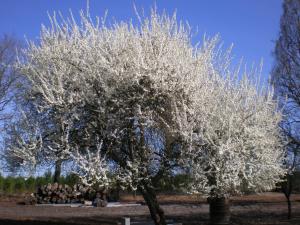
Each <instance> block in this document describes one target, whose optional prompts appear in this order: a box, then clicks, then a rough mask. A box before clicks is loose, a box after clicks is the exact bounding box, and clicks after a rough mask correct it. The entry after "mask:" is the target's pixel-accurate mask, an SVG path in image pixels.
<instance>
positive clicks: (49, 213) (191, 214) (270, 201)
mask: <svg viewBox="0 0 300 225" xmlns="http://www.w3.org/2000/svg"><path fill="white" fill-rule="evenodd" d="M121 199H122V201H123V202H141V201H142V199H141V198H140V196H132V195H126V196H122V197H121ZM159 199H160V202H161V204H162V207H163V209H164V210H165V214H166V217H167V218H168V219H172V220H173V221H176V222H181V223H183V224H184V225H196V224H198V225H205V224H208V209H209V208H208V204H207V203H206V201H205V199H204V198H200V197H198V196H185V195H172V196H168V195H161V196H159ZM292 200H293V204H292V205H293V208H292V209H293V218H292V219H291V220H287V219H286V218H287V216H286V213H287V206H286V203H285V199H284V197H283V195H282V194H281V193H264V194H260V195H249V196H243V197H235V198H232V199H231V202H232V204H231V213H232V217H231V220H232V225H289V224H292V225H300V195H294V196H292ZM20 201H22V199H21V198H17V197H2V198H0V224H1V225H2V224H3V225H4V224H5V225H16V224H25V225H63V224H64V225H71V224H77V225H78V224H82V225H96V224H97V225H113V224H114V225H116V224H118V223H117V222H118V221H121V218H122V217H130V218H131V220H132V221H135V222H142V221H144V220H146V219H149V210H148V208H147V206H145V205H141V206H126V207H114V208H83V207H69V206H27V205H21V204H19V203H20ZM134 224H137V225H138V224H145V225H146V224H151V223H134Z"/></svg>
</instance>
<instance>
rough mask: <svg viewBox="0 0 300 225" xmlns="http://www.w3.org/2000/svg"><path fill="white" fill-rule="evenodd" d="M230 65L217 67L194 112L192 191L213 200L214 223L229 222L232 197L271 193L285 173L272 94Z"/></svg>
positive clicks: (276, 112) (191, 153) (212, 215)
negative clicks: (235, 70)
mask: <svg viewBox="0 0 300 225" xmlns="http://www.w3.org/2000/svg"><path fill="white" fill-rule="evenodd" d="M222 58H223V59H224V58H225V59H226V58H228V57H224V56H223V57H222ZM220 65H221V67H220ZM227 65H228V63H227V62H226V61H223V64H219V65H216V66H215V67H214V70H212V71H211V74H210V78H209V80H207V81H206V85H201V87H204V88H201V87H199V92H198V93H197V95H195V99H194V105H193V106H192V107H191V109H192V114H193V115H192V117H193V119H192V124H191V128H192V133H191V138H190V140H191V142H190V143H191V145H190V148H189V149H188V152H189V154H190V156H189V161H190V162H192V163H191V165H192V166H191V171H192V172H191V173H192V176H193V182H192V184H191V188H192V190H193V191H195V192H200V193H204V194H206V195H207V196H208V197H209V202H210V213H211V214H210V215H211V220H212V221H211V222H212V223H213V224H219V223H222V224H224V223H228V222H229V205H227V204H228V197H230V196H232V195H240V194H244V193H247V192H248V193H249V192H262V191H266V190H271V189H272V188H274V187H275V185H276V183H278V182H279V181H280V180H281V179H282V176H283V175H284V173H285V170H284V169H283V158H284V151H283V149H284V148H283V139H282V137H281V134H280V131H279V128H278V124H279V122H280V121H281V113H280V111H279V109H278V107H277V102H276V101H274V99H273V92H272V90H268V89H267V88H263V87H261V86H260V85H261V84H260V83H259V81H255V80H254V79H253V76H252V75H251V76H250V75H249V74H247V73H245V74H243V77H242V78H239V77H238V74H239V72H238V71H237V72H230V71H229V70H228V69H227V68H228V67H227ZM254 75H257V74H255V73H254ZM251 77H252V78H251ZM202 82H203V81H202ZM202 82H201V83H202ZM222 211H223V212H222ZM218 212H222V213H221V214H218Z"/></svg>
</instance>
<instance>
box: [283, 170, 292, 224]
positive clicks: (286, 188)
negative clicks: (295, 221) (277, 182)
mask: <svg viewBox="0 0 300 225" xmlns="http://www.w3.org/2000/svg"><path fill="white" fill-rule="evenodd" d="M292 179H293V178H292V175H290V174H288V175H287V178H286V182H284V183H283V184H282V191H283V193H284V196H285V198H286V202H287V206H288V219H291V217H292V202H291V194H292V190H293V183H292Z"/></svg>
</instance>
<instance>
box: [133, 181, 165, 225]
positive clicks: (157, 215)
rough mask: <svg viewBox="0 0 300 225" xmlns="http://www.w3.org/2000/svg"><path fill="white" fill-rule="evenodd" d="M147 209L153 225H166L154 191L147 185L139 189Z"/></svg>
mask: <svg viewBox="0 0 300 225" xmlns="http://www.w3.org/2000/svg"><path fill="white" fill-rule="evenodd" d="M139 190H140V192H141V193H142V195H143V197H144V200H145V202H146V204H147V206H148V208H149V211H150V215H151V218H152V220H153V221H154V224H155V225H167V223H166V219H165V214H164V211H163V209H162V208H161V207H160V206H159V204H158V201H157V197H156V193H155V190H154V189H153V188H152V187H149V186H148V185H144V186H143V187H141V188H139Z"/></svg>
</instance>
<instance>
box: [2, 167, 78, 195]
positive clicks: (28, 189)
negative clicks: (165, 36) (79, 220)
mask: <svg viewBox="0 0 300 225" xmlns="http://www.w3.org/2000/svg"><path fill="white" fill-rule="evenodd" d="M59 181H60V182H59V183H60V184H67V185H69V186H73V185H74V184H76V183H79V182H80V180H79V177H78V176H77V175H75V174H72V173H71V174H68V175H66V176H61V177H60V178H59ZM48 183H53V175H52V173H51V172H50V171H48V172H46V173H45V174H44V175H43V176H38V177H29V178H27V179H26V178H24V177H12V176H8V177H3V176H1V174H0V194H20V193H33V192H35V191H36V189H37V188H38V187H40V186H42V185H46V184H48Z"/></svg>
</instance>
